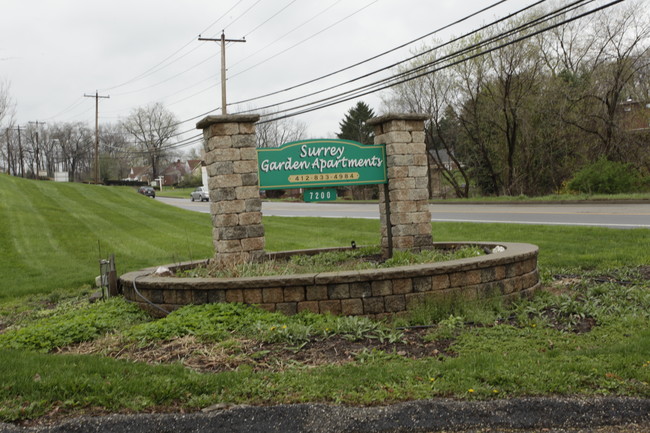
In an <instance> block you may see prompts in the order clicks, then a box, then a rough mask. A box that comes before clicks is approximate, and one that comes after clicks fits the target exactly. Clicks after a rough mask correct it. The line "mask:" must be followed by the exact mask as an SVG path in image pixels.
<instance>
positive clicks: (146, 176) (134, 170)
mask: <svg viewBox="0 0 650 433" xmlns="http://www.w3.org/2000/svg"><path fill="white" fill-rule="evenodd" d="M151 177H152V174H151V167H131V170H130V171H129V175H128V177H127V178H126V179H124V180H127V181H131V182H146V183H150V182H151Z"/></svg>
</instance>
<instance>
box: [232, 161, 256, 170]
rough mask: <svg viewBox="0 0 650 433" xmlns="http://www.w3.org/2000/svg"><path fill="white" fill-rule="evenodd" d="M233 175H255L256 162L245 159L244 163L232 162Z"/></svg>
mask: <svg viewBox="0 0 650 433" xmlns="http://www.w3.org/2000/svg"><path fill="white" fill-rule="evenodd" d="M233 172H234V173H257V161H255V160H252V159H247V160H245V161H234V162H233Z"/></svg>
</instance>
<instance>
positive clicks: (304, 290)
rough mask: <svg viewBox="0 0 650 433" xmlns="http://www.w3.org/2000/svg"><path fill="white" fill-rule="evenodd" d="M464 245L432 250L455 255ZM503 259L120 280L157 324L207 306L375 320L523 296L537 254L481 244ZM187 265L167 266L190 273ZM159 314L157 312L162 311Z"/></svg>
mask: <svg viewBox="0 0 650 433" xmlns="http://www.w3.org/2000/svg"><path fill="white" fill-rule="evenodd" d="M467 244H468V243H436V244H434V246H435V247H436V248H443V249H448V248H454V247H458V246H461V245H467ZM471 244H472V245H478V246H483V247H485V248H489V249H490V250H491V249H493V248H494V247H496V246H502V247H504V248H505V251H502V252H497V253H492V254H487V255H483V256H479V257H472V258H468V259H461V260H452V261H448V262H441V263H429V264H422V265H414V266H403V267H396V268H388V269H369V270H360V271H347V272H324V273H314V274H299V275H282V276H271V277H251V278H234V279H231V278H176V277H161V276H156V275H155V274H154V271H155V269H156V268H148V269H143V270H140V271H135V272H129V273H127V274H124V275H122V276H121V278H120V287H121V291H122V293H123V294H124V296H125V298H126V299H129V300H131V301H133V302H136V303H138V304H139V305H140V306H141V307H142V308H144V309H146V310H147V311H149V312H150V313H151V314H153V315H156V316H161V315H163V314H164V313H163V310H166V311H173V310H175V309H177V308H180V307H182V306H184V305H189V304H205V303H214V302H243V303H246V304H256V305H259V306H260V307H261V308H264V309H267V310H269V311H279V312H282V313H285V314H296V313H298V312H300V311H303V310H308V311H311V312H314V313H326V312H330V313H333V314H338V315H351V316H356V315H363V316H370V317H375V318H382V317H386V316H389V315H394V314H398V313H403V312H407V311H409V310H412V309H414V308H416V307H417V306H419V305H421V304H422V303H423V302H425V300H428V299H430V300H434V301H435V300H436V299H450V298H462V299H466V300H476V299H483V298H489V297H502V298H506V299H513V298H519V297H521V296H525V295H528V294H530V293H532V292H533V291H535V290H536V289H537V288H538V287H539V274H538V270H537V254H538V248H537V247H536V246H535V245H530V244H518V243H498V244H497V243H481V242H473V243H471ZM322 251H323V250H310V251H293V252H283V253H269V254H268V256H269V257H270V258H274V257H275V258H281V257H283V256H287V255H291V254H315V253H318V252H322ZM201 263H206V261H202V262H192V263H183V264H179V265H170V266H168V267H169V268H170V269H179V268H191V267H194V266H197V265H198V264H201ZM161 309H162V310H161Z"/></svg>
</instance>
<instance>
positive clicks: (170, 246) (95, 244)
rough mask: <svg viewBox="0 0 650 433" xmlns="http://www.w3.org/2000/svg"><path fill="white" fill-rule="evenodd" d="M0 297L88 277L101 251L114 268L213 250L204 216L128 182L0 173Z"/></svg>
mask: <svg viewBox="0 0 650 433" xmlns="http://www.w3.org/2000/svg"><path fill="white" fill-rule="evenodd" d="M0 191H2V193H1V194H2V195H1V196H0V198H1V199H2V206H1V207H0V216H1V218H2V229H1V230H2V232H1V233H2V234H1V236H2V240H3V248H2V250H3V251H2V255H3V260H2V263H0V273H1V275H3V279H2V281H0V298H1V297H6V296H13V295H17V294H21V295H22V294H31V293H39V292H43V291H46V292H47V291H50V290H54V289H57V288H76V287H79V286H81V285H83V284H88V283H91V282H92V281H93V279H94V276H95V275H97V274H98V273H99V263H98V260H99V258H100V248H101V255H102V257H106V256H108V254H110V253H114V254H115V256H116V261H117V265H118V272H125V271H127V270H132V269H137V268H140V267H145V266H153V265H155V264H163V263H170V262H174V261H181V260H189V259H190V258H192V259H196V258H204V257H209V256H210V255H211V254H212V243H211V235H210V230H211V229H210V217H209V216H208V215H204V214H196V213H192V212H188V211H183V210H181V209H175V208H173V207H171V206H165V205H163V204H161V203H158V202H155V201H153V200H151V199H148V198H146V197H144V196H140V195H138V194H136V193H135V192H134V191H133V190H132V189H131V188H114V187H102V186H92V185H83V184H72V183H65V184H56V183H52V182H41V181H38V182H37V181H31V180H25V179H19V178H10V177H8V176H0Z"/></svg>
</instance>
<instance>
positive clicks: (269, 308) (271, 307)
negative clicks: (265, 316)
mask: <svg viewBox="0 0 650 433" xmlns="http://www.w3.org/2000/svg"><path fill="white" fill-rule="evenodd" d="M258 308H261V309H262V310H266V311H268V312H270V313H274V312H275V304H259V305H258Z"/></svg>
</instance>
